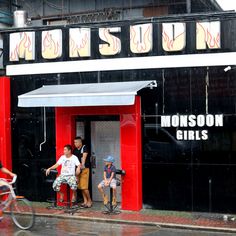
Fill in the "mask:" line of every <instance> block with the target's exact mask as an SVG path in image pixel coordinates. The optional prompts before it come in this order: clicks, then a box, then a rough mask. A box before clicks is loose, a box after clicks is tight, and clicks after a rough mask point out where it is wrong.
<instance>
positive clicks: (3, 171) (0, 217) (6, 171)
mask: <svg viewBox="0 0 236 236" xmlns="http://www.w3.org/2000/svg"><path fill="white" fill-rule="evenodd" d="M0 171H1V172H2V173H4V174H7V175H9V176H11V177H12V178H13V177H14V176H15V175H16V174H14V173H12V172H11V171H10V170H8V169H7V168H5V167H3V165H2V162H1V161H0ZM3 188H4V183H1V180H0V191H1V190H2V189H3ZM0 202H1V197H0ZM2 218H3V216H2V211H1V210H0V221H1V220H2Z"/></svg>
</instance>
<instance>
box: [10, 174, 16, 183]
mask: <svg viewBox="0 0 236 236" xmlns="http://www.w3.org/2000/svg"><path fill="white" fill-rule="evenodd" d="M16 180H17V175H14V177H13V178H12V181H11V182H9V184H14V183H15V182H16Z"/></svg>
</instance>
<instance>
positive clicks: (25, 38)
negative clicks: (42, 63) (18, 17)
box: [9, 32, 35, 61]
mask: <svg viewBox="0 0 236 236" xmlns="http://www.w3.org/2000/svg"><path fill="white" fill-rule="evenodd" d="M9 47H10V48H9V61H19V59H25V60H34V59H35V32H20V33H12V34H10V43H9Z"/></svg>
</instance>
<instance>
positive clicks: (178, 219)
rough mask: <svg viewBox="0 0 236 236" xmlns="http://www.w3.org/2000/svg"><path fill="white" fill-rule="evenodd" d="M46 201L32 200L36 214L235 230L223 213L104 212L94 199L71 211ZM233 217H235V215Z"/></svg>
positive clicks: (232, 220) (148, 210)
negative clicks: (90, 204) (86, 207)
mask: <svg viewBox="0 0 236 236" xmlns="http://www.w3.org/2000/svg"><path fill="white" fill-rule="evenodd" d="M48 205H49V204H48V203H39V202H34V203H33V206H34V208H35V212H36V215H37V216H47V217H58V218H72V219H78V220H87V221H88V220H89V221H100V222H101V221H102V222H114V223H125V224H139V225H159V226H160V227H163V228H186V229H196V230H197V229H202V230H213V231H222V232H235V233H236V220H234V219H233V218H231V219H228V220H227V221H225V220H224V218H223V216H224V215H223V214H213V213H212V214H210V213H189V212H177V211H159V210H150V209H143V210H141V211H139V212H133V211H122V212H121V213H120V214H119V215H106V214H103V213H102V211H103V210H105V209H104V206H103V205H102V204H101V203H94V205H93V207H92V208H88V209H79V210H78V211H77V212H76V213H74V214H73V215H71V214H69V213H65V212H64V211H65V209H62V210H58V209H47V208H46V207H47V206H48ZM235 218H236V217H235Z"/></svg>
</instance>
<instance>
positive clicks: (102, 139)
mask: <svg viewBox="0 0 236 236" xmlns="http://www.w3.org/2000/svg"><path fill="white" fill-rule="evenodd" d="M76 135H77V136H81V137H82V138H83V139H85V140H86V144H87V146H88V147H89V149H90V158H91V176H90V177H91V181H90V183H91V188H90V191H91V193H92V198H93V201H102V197H101V196H100V193H99V192H98V189H97V186H98V184H99V182H100V181H101V180H102V179H103V168H104V161H103V159H104V158H106V157H107V156H108V155H111V156H113V157H114V158H115V163H114V165H115V166H116V168H117V169H120V167H121V163H120V159H121V158H120V121H119V117H89V118H88V117H86V118H85V117H84V118H83V117H80V118H79V119H78V120H77V122H76ZM107 191H109V189H107ZM117 200H118V201H120V200H121V189H120V188H117Z"/></svg>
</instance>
